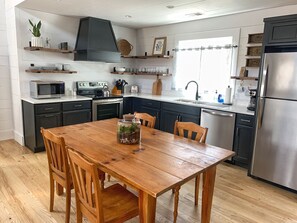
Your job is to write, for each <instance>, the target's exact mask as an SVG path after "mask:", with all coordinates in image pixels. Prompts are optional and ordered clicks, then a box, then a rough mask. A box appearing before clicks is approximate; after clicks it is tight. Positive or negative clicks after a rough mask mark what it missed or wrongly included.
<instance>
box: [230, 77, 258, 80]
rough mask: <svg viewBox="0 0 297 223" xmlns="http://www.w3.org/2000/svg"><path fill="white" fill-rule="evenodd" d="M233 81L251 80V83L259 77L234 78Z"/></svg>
mask: <svg viewBox="0 0 297 223" xmlns="http://www.w3.org/2000/svg"><path fill="white" fill-rule="evenodd" d="M231 79H236V80H251V81H257V80H258V78H257V77H238V76H232V77H231Z"/></svg>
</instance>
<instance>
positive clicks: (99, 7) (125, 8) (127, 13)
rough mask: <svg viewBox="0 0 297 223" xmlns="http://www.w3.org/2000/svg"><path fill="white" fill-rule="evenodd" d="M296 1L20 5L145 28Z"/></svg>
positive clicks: (61, 0) (30, 1)
mask: <svg viewBox="0 0 297 223" xmlns="http://www.w3.org/2000/svg"><path fill="white" fill-rule="evenodd" d="M295 4H297V0H125V1H123V0H108V1H107V0H84V1H81V0H42V1H40V0H25V1H23V2H22V3H21V4H20V5H19V6H20V7H22V8H27V9H33V10H38V11H43V12H48V13H53V14H59V15H67V16H79V17H86V16H92V17H97V18H102V19H107V20H110V21H112V22H113V23H115V24H118V25H122V26H125V27H130V28H144V27H151V26H160V25H165V24H172V23H179V22H185V21H192V20H197V19H204V18H211V17H216V16H222V15H229V14H234V13H241V12H247V11H253V10H259V9H267V8H273V7H279V6H286V5H295ZM168 7H171V8H168ZM197 13H201V14H202V15H196V14H197Z"/></svg>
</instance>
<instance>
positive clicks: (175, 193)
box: [173, 186, 180, 223]
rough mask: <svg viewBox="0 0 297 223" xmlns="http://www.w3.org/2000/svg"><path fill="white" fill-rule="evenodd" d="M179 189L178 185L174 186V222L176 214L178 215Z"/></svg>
mask: <svg viewBox="0 0 297 223" xmlns="http://www.w3.org/2000/svg"><path fill="white" fill-rule="evenodd" d="M179 189H180V186H177V187H176V188H174V211H173V222H174V223H176V220H177V215H178V212H177V210H178V199H179Z"/></svg>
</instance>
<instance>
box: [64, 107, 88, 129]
mask: <svg viewBox="0 0 297 223" xmlns="http://www.w3.org/2000/svg"><path fill="white" fill-rule="evenodd" d="M90 121H91V110H89V109H86V110H78V111H68V112H63V125H75V124H80V123H85V122H90Z"/></svg>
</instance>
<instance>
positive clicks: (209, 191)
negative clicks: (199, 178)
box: [201, 166, 217, 223]
mask: <svg viewBox="0 0 297 223" xmlns="http://www.w3.org/2000/svg"><path fill="white" fill-rule="evenodd" d="M216 168H217V167H216V166H213V167H211V168H209V169H208V170H206V171H205V172H204V173H203V191H202V212H201V223H209V222H210V214H211V206H212V198H213V190H214V184H215V177H216Z"/></svg>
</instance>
